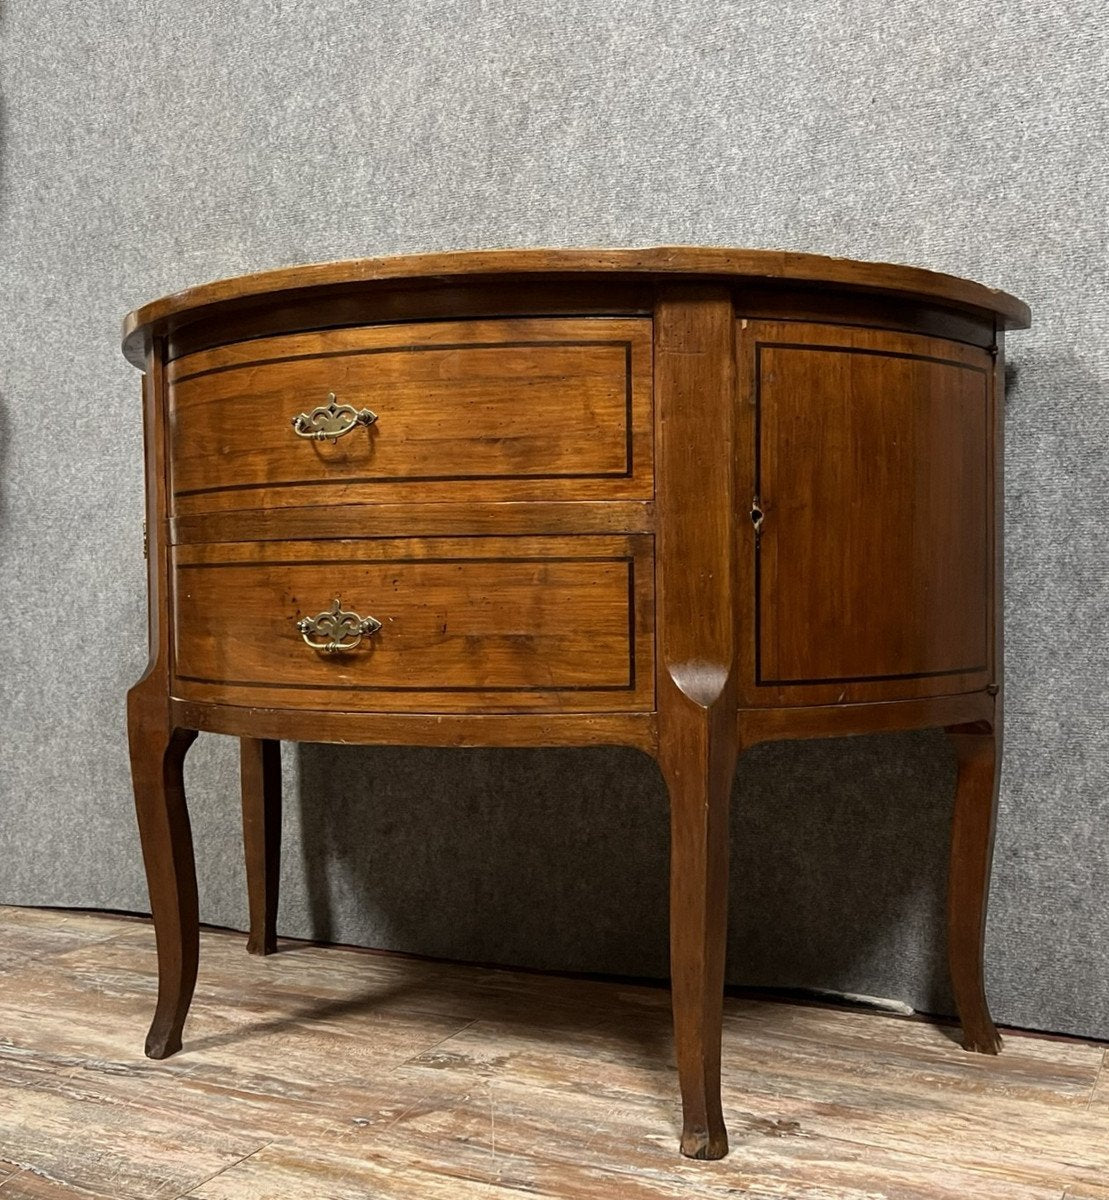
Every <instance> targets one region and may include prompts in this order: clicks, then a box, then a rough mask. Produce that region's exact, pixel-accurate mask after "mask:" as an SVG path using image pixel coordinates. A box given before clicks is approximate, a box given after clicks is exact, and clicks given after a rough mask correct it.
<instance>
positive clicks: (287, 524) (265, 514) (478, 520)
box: [170, 500, 655, 542]
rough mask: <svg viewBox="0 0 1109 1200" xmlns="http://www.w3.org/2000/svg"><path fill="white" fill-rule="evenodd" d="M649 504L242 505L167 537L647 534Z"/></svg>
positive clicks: (187, 520) (182, 523)
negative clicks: (255, 506) (272, 507)
mask: <svg viewBox="0 0 1109 1200" xmlns="http://www.w3.org/2000/svg"><path fill="white" fill-rule="evenodd" d="M654 528H655V511H654V504H653V503H652V502H651V501H618V500H609V501H603V502H602V501H584V502H579V501H570V502H562V503H553V504H547V503H544V502H542V501H538V500H524V501H507V502H500V503H492V504H486V503H481V502H477V503H474V504H435V503H431V504H428V503H420V504H329V505H327V506H324V507H321V506H319V505H315V506H309V507H307V508H282V509H268V508H249V509H241V510H239V511H237V512H226V513H207V514H205V515H204V516H201V517H175V518H173V519H171V521H170V533H171V536H172V540H173V541H174V542H273V541H287V540H290V539H292V540H297V539H303V538H311V539H317V540H318V539H323V538H373V537H450V536H455V537H514V536H516V535H519V534H556V533H561V534H590V533H619V534H626V533H651V532H653V531H654Z"/></svg>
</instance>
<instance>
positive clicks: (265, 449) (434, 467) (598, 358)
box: [168, 317, 653, 516]
mask: <svg viewBox="0 0 1109 1200" xmlns="http://www.w3.org/2000/svg"><path fill="white" fill-rule="evenodd" d="M168 383H169V412H170V444H171V455H170V462H171V487H172V491H173V497H174V511H175V512H176V513H177V514H179V515H182V516H186V515H192V514H199V513H206V512H216V511H225V510H227V509H236V508H259V507H266V508H273V507H286V506H295V505H311V504H319V503H344V502H345V503H357V502H365V501H377V500H380V501H405V500H533V499H534V500H548V499H560V500H566V499H581V500H594V499H621V500H623V499H646V498H649V497H650V495H651V493H652V489H653V475H652V436H651V425H652V415H651V322H650V319H649V318H645V317H643V318H615V317H592V318H576V317H575V318H554V317H547V318H534V319H533V318H528V319H516V320H494V321H436V322H426V323H419V324H405V325H375V326H369V327H364V328H346V329H336V330H327V331H323V332H316V333H301V334H289V335H285V336H282V337H273V338H260V339H255V340H253V341H247V342H239V343H236V344H233V345H229V346H221V347H218V348H216V349H214V350H205V351H202V352H200V353H197V354H190V355H187V356H185V357H183V358H179V359H177V360H175V361H174V362H173V363H171V364H170V367H169V372H168ZM332 393H333V394H334V396H335V404H336V405H340V406H350V407H351V408H353V409H354V410H356V411H357V412H361V410H363V409H369V410H371V412H372V413H373V414H374V416H375V419H372V420H371V422H370V423H369V424H364V423H359V424H355V425H354V427H353V428H351V429H350V430H349V432H345V433H340V434H339V436H337V437H333V435H329V436H328V437H326V438H324V439H322V440H320V439H316V438H310V437H303V436H300V435H299V434H298V432H297V429H296V427H295V426H294V421H295V419H296V418H297V417H298V416H299V415H300V414H302V413H303V414H308V415H311V414H312V411H313V410H314V409H316V408H320V407H323V406H326V405H327V404H328V400H329V396H330V394H332ZM366 419H367V418H363V420H366ZM350 421H351V416H350V414H348V413H342V414H341V415H340V416H339V418H338V419H337V421H336V422H335V426H334V428H335V429H336V430H337V429H341V428H342V426H343V425H345V424H348V423H350ZM301 425H302V427H305V425H306V423H305V422H302V423H301ZM313 429H314V426H313V425H307V430H308V431H309V432H311V431H312V430H313Z"/></svg>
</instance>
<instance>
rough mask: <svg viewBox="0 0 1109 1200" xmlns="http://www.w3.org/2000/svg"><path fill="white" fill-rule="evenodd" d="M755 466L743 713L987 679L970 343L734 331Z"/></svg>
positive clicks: (987, 500)
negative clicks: (751, 709)
mask: <svg viewBox="0 0 1109 1200" xmlns="http://www.w3.org/2000/svg"><path fill="white" fill-rule="evenodd" d="M738 338H739V351H740V355H741V361H742V364H743V366H742V379H743V383H742V393H741V394H742V396H743V403H744V408H745V411H746V412H747V413H748V429H749V431H750V449H749V451H748V459H747V461H748V462H749V463H750V464H751V468H752V470H753V476H754V478H753V482H752V485H751V501H750V512H751V513H752V514H753V517H752V529H751V530H749V531H745V532H746V534H747V541H746V545H747V547H748V553H750V554H751V557H750V558H748V561H749V562H751V563H752V568H753V573H754V579H755V583H754V588H753V595H752V602H753V613H752V614H751V622H752V624H753V627H754V641H753V645H752V647H751V651H752V653H751V655H750V656H749V657H748V659H747V661H746V662H745V664H744V672H743V679H744V688H743V697H744V703H745V704H748V705H760V704H765V705H789V704H806V705H813V704H823V703H854V702H859V701H865V700H872V699H881V698H885V697H890V698H892V697H894V696H896V697H898V698H903V697H913V696H926V695H943V694H949V693H958V692H969V691H974V690H979V689H981V688H983V687H985V686H986V684H987V683H988V682H989V680H990V677H991V667H992V663H991V650H990V640H989V639H990V623H991V618H990V612H989V600H990V596H989V588H988V584H989V573H990V559H991V549H992V547H991V544H990V538H991V532H992V524H993V512H992V510H993V497H992V495H991V494H990V491H989V471H990V468H991V460H992V447H991V440H992V439H991V437H990V417H991V411H990V409H991V406H990V390H991V381H992V372H993V359H992V358H991V356H990V355H989V354H988V353H987V352H986V351H983V350H981V349H978V348H975V347H969V346H963V345H957V344H955V343H952V342H940V341H937V340H935V339H932V338H921V337H913V336H909V335H903V334H895V333H890V332H883V331H877V330H859V329H851V330H844V329H836V328H833V327H830V326H827V325H810V324H803V323H791V322H766V321H751V322H741V323H740V329H739V333H738Z"/></svg>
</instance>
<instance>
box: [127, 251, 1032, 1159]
mask: <svg viewBox="0 0 1109 1200" xmlns="http://www.w3.org/2000/svg"><path fill="white" fill-rule="evenodd" d="M1028 318H1029V314H1028V309H1027V307H1026V306H1025V305H1024V304H1022V303H1021V301H1019V300H1017V299H1015V298H1014V297H1012V296H1007V295H1005V294H1004V293H1001V292H996V291H993V290H991V289H988V288H984V287H982V286H981V285H978V284H974V283H970V282H968V281H966V280H958V279H954V278H953V277H951V276H944V275H937V274H935V273H932V272H928V271H919V270H916V269H913V268H907V267H897V266H890V265H888V264H876V263H851V262H847V261H845V260H839V259H824V258H819V257H816V256H812V255H795V254H788V253H782V252H776V251H775V252H767V251H738V250H710V249H697V248H689V247H685V248H683V247H663V248H654V249H647V250H615V251H607V250H582V251H548V250H530V251H518V252H517V251H512V252H508V251H501V252H478V253H473V254H455V255H449V254H448V255H426V256H416V257H411V258H406V259H393V260H380V259H377V260H374V259H371V260H362V261H359V262H353V263H339V264H321V265H318V266H312V267H300V268H290V269H288V270H283V271H277V272H269V273H266V274H264V275H260V276H252V277H248V278H246V279H240V280H229V281H222V282H219V283H215V284H211V285H206V286H204V287H201V288H196V289H192V290H190V291H188V292H185V293H181V294H179V295H177V296H172V297H167V298H166V299H164V300H162V301H157V302H155V303H154V304H152V305H147V306H146V307H145V308H143V309H140V310H138V311H136V312H135V313H132V314H131V316H130V317H129V318H128V319H127V321H126V322H125V347H124V348H125V353H126V354H127V356H128V357H129V358H130V359H131V361H133V362H136V363H137V364H138V365H141V366H144V367H145V370H146V386H145V387H144V422H145V445H146V472H147V522H148V527H149V530H150V563H149V579H148V582H149V595H150V638H151V657H150V665H149V668H148V670H147V673H146V674H145V675H144V677H143V679H142V680H140V682H139V683H138V684H136V686H135V688H133V689H132V691H131V693H130V694H129V704H128V711H129V732H130V738H131V748H132V765H133V774H134V781H135V794H136V804H137V807H138V812H139V826H140V833H141V836H142V842H143V852H144V860H145V862H146V866H147V872H148V882H149V885H150V894H151V905H152V908H153V911H154V916H155V923H156V928H157V940H158V960H159V972H160V978H161V980H162V983H161V988H160V992H159V1001H158V1007H157V1012H156V1015H155V1020H154V1025H153V1027H152V1031H151V1037H150V1041H149V1043H148V1052H149V1053H151V1054H154V1055H164V1054H168V1053H172V1051H173V1050H174V1049H175V1048H176V1047H177V1046H178V1045H179V1044H180V1034H181V1024H182V1022H183V1020H184V1017H185V1013H186V1010H187V1007H188V1000H189V996H190V995H191V990H192V986H193V979H194V978H195V970H196V961H195V960H196V951H195V946H196V883H195V874H194V869H193V863H192V846H191V836H190V833H189V827H188V815H187V811H186V808H185V798H184V793H183V789H182V784H181V764H182V759H183V756H184V753H185V749H186V748H187V745H188V743H189V741H190V740H191V738H192V736H194V734H195V732H196V731H201V730H203V731H206V732H217V733H224V734H229V735H232V736H237V737H240V738H242V739H243V745H242V754H243V796H242V799H243V817H244V837H245V841H246V854H247V864H248V890H249V893H250V901H251V914H252V916H251V927H252V935H251V947H252V948H253V949H256V950H258V949H261V950H266V949H268V948H270V947H271V946H272V940H273V936H274V917H275V913H276V904H277V882H276V880H277V865H278V861H279V859H278V855H279V846H280V841H279V839H280V791H279V787H280V780H279V759H278V746H277V742H278V741H279V740H280V739H288V740H293V741H319V742H331V743H346V742H353V743H364V744H367V745H404V744H420V745H438V746H485V745H506V746H509V745H511V746H542V745H551V746H573V745H601V744H612V745H629V746H635V747H637V748H639V749H640V750H643V751H645V752H647V753H649V754H652V755H654V756H655V757H656V758H657V759H658V761H659V764H660V767H661V769H662V773H663V776H664V778H665V780H666V784H667V787H668V790H669V794H670V816H671V866H670V887H671V971H672V982H673V996H672V1001H673V1018H674V1032H675V1045H676V1050H677V1060H678V1074H679V1082H680V1087H681V1093H682V1106H683V1130H682V1138H681V1149H682V1151H683V1153H685V1154H687V1155H690V1156H694V1157H700V1158H718V1157H720V1156H722V1155H723V1154H725V1153H726V1151H727V1133H726V1130H725V1126H724V1120H723V1111H722V1107H721V1101H720V1086H719V1083H720V1066H721V1064H720V1039H721V1015H720V1014H721V995H722V986H723V971H724V946H725V921H726V898H727V865H728V844H727V843H728V800H729V796H730V792H731V785H732V777H733V774H734V771H735V768H736V762H737V757H738V754H739V751H740V750H741V749H742V748H744V747H747V746H750V745H752V744H754V743H756V742H759V741H765V740H771V739H778V738H786V737H829V736H837V735H842V734H860V733H869V732H880V731H885V730H900V729H916V728H928V727H945V728H948V729H949V731H950V732H951V736H952V738H953V740H954V743H955V746H956V751H957V754H958V757H959V773H958V796H957V800H956V804H955V814H954V820H953V826H952V848H951V868H950V875H949V922H948V924H949V943H950V946H949V949H950V954H949V959H950V964H951V973H952V979H953V986H954V993H955V996H956V1000H957V1003H958V1006H959V1011H960V1015H961V1017H962V1020H963V1025H964V1033H965V1041H966V1045H967V1046H968V1048H970V1049H977V1050H982V1051H985V1052H993V1051H996V1048H997V1040H996V1034H995V1033H994V1029H993V1024H992V1021H991V1019H990V1015H989V1009H988V1006H987V1003H986V997H985V993H984V988H983V982H982V981H983V936H984V930H985V912H986V900H987V896H988V884H989V868H990V854H991V850H992V842H993V829H994V820H995V814H996V796H997V779H998V765H997V763H998V755H999V754H1000V733H1001V708H1002V696H1001V690H1000V689H1001V686H1002V677H1001V672H1002V652H1001V613H1002V602H1001V586H1002V549H1001V532H1002V510H1001V491H1002V478H1001V454H1002V449H1003V428H1002V423H1003V402H1002V400H1003V387H1004V373H1003V368H1004V356H1003V341H1002V334H1003V330H1004V329H1006V328H1020V327H1022V326H1024V325H1026V324H1027V323H1028ZM621 347H622V348H621ZM167 364H168V372H169V378H170V383H169V384H167ZM170 386H172V397H171V396H170V394H169V388H170ZM330 391H334V392H336V393H337V395H338V399H339V400H340V401H348V400H349V401H350V402H352V403H354V404H355V406H356V407H361V406H363V405H366V406H368V407H371V408H373V409H374V411H375V412H378V413H379V419H378V421H377V423H375V424H374V425H372V426H371V429H370V431H369V432H367V431H366V430H365V429H360V430H358V431H357V433H356V435H352V437H351V439H349V440H340V441H337V442H336V443H334V444H331V443H325V444H322V445H320V444H316V443H308V442H302V441H301V439H296V438H295V435H294V434H293V433H292V427H291V418H292V417H293V416H294V415H296V413H297V412H300V411H306V410H307V409H309V408H311V407H315V406H316V405H317V404H320V403H322V402H323V400H324V398H325V397H326V395H327V393H328V392H330ZM621 455H623V457H621ZM171 460H172V468H171ZM337 596H338V597H340V598H341V599H342V602H343V605H344V607H346V608H349V609H353V610H355V611H358V612H359V614H360V615H362V616H369V615H373V616H376V617H377V618H378V619H379V620H381V621H382V622H383V628H382V630H380V631H379V632H378V633H375V634H373V635H372V636H368V637H367V638H366V639H365V644H364V645H363V646H361V647H359V648H358V649H357V650H353V651H352V652H351V653H349V654H338V655H334V656H324V655H322V654H321V653H320V652H318V651H315V650H312V649H310V648H309V647H307V646H305V645H304V643H303V640H302V638H301V637H300V634H299V631H298V630H297V628H296V622H297V621H298V619H300V618H301V617H304V616H315V615H317V614H319V613H321V612H322V611H324V610H325V609H326V608H327V607H328V605H329V604H330V602H331V601H332V600H333V599H334V598H336V597H337ZM656 603H657V608H656ZM656 614H657V616H656Z"/></svg>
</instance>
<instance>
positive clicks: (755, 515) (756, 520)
mask: <svg viewBox="0 0 1109 1200" xmlns="http://www.w3.org/2000/svg"><path fill="white" fill-rule="evenodd" d="M764 516H765V514H764V513H763V511H762V509H761V508H759V503H758V501H757V500H756V501H755V503H754V504H752V505H751V524H752V525H754V527H755V537H758V536H759V534H760V533H761V532H762V519H763V517H764Z"/></svg>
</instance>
